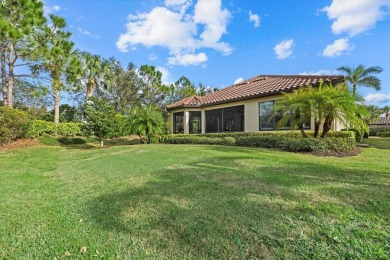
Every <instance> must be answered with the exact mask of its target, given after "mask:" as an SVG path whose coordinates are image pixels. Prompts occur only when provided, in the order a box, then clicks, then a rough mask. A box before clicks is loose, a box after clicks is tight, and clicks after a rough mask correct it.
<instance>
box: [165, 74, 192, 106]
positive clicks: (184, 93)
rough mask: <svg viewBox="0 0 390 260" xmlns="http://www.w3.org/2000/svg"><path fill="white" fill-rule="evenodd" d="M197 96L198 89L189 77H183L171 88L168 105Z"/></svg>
mask: <svg viewBox="0 0 390 260" xmlns="http://www.w3.org/2000/svg"><path fill="white" fill-rule="evenodd" d="M196 94H197V91H196V88H195V86H194V85H193V84H192V83H191V81H190V80H189V79H188V78H187V77H185V76H181V77H180V79H178V80H177V81H176V82H175V83H174V84H172V85H171V86H170V95H169V101H168V103H175V102H177V101H179V100H181V99H183V98H186V97H191V96H195V95H196Z"/></svg>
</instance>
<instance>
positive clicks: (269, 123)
mask: <svg viewBox="0 0 390 260" xmlns="http://www.w3.org/2000/svg"><path fill="white" fill-rule="evenodd" d="M275 103H276V102H275V100H271V101H265V102H260V103H259V130H260V131H270V130H289V129H291V123H290V121H288V122H287V123H286V124H285V125H284V126H278V125H277V123H278V122H279V121H280V119H282V117H283V114H282V112H281V111H274V106H275ZM303 127H304V129H310V122H307V123H305V124H303Z"/></svg>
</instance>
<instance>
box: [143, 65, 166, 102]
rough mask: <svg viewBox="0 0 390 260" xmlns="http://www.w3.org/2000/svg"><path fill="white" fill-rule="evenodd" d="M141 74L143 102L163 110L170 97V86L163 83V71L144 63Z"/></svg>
mask: <svg viewBox="0 0 390 260" xmlns="http://www.w3.org/2000/svg"><path fill="white" fill-rule="evenodd" d="M139 74H140V76H141V79H142V88H141V91H140V100H141V104H143V105H144V106H155V107H158V108H160V109H161V110H163V109H164V107H165V101H166V98H167V97H168V92H169V87H167V86H165V85H164V84H163V83H162V81H161V77H162V74H161V72H160V71H158V70H156V68H155V67H154V66H148V65H142V66H141V68H140V70H139Z"/></svg>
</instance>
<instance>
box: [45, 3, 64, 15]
mask: <svg viewBox="0 0 390 260" xmlns="http://www.w3.org/2000/svg"><path fill="white" fill-rule="evenodd" d="M60 10H61V6H59V5H53V6H49V5H44V7H43V12H44V14H45V15H46V16H48V15H49V14H52V13H54V12H58V11H60Z"/></svg>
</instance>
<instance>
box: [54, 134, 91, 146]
mask: <svg viewBox="0 0 390 260" xmlns="http://www.w3.org/2000/svg"><path fill="white" fill-rule="evenodd" d="M57 141H58V142H60V143H61V144H64V145H71V144H85V143H86V141H85V140H84V139H81V138H69V137H66V136H65V137H60V138H57Z"/></svg>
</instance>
